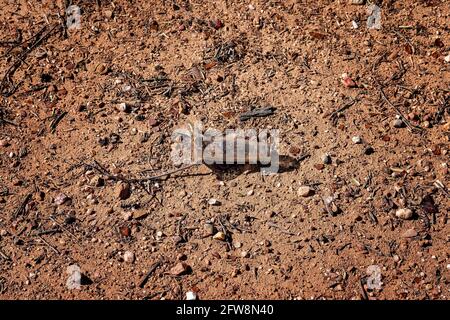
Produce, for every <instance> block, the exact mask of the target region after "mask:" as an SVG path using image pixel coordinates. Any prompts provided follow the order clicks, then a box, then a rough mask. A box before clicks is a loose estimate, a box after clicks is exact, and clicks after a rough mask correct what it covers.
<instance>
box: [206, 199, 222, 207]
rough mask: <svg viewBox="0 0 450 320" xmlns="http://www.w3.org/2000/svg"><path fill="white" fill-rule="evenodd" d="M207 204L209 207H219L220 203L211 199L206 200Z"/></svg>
mask: <svg viewBox="0 0 450 320" xmlns="http://www.w3.org/2000/svg"><path fill="white" fill-rule="evenodd" d="M208 204H209V205H210V206H218V205H220V201H219V200H217V199H214V198H211V199H209V200H208Z"/></svg>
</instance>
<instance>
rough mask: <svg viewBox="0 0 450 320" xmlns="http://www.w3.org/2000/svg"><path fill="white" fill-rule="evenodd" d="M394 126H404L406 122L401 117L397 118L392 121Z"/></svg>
mask: <svg viewBox="0 0 450 320" xmlns="http://www.w3.org/2000/svg"><path fill="white" fill-rule="evenodd" d="M392 126H393V127H394V128H403V127H404V126H405V123H404V122H403V121H402V120H401V119H395V120H394V121H393V122H392Z"/></svg>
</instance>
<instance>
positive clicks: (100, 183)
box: [90, 176, 105, 187]
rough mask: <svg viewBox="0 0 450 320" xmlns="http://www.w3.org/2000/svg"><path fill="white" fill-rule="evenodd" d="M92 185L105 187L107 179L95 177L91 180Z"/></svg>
mask: <svg viewBox="0 0 450 320" xmlns="http://www.w3.org/2000/svg"><path fill="white" fill-rule="evenodd" d="M90 184H91V185H92V186H94V187H102V186H104V185H105V179H103V178H102V177H99V176H95V177H93V178H92V179H91V181H90Z"/></svg>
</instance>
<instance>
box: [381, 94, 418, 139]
mask: <svg viewBox="0 0 450 320" xmlns="http://www.w3.org/2000/svg"><path fill="white" fill-rule="evenodd" d="M379 90H380V93H381V96H382V97H383V99H384V101H386V103H387V104H388V105H389V106H390V107H391V108H393V109H394V110H395V111H396V112H397V113H398V115H399V116H400V118H402V121H403V122H404V123H405V124H406V126H407V127H408V129H409V130H410V131H411V132H414V131H416V132H417V131H423V128H421V127H418V126H413V125H412V124H411V123H410V122H409V121H408V119H406V117H405V116H404V115H403V113H402V112H401V111H400V109H399V108H397V107H396V106H394V105H393V104H392V102H390V101H389V99H388V98H387V97H386V94H385V93H384V91H383V89H381V88H379Z"/></svg>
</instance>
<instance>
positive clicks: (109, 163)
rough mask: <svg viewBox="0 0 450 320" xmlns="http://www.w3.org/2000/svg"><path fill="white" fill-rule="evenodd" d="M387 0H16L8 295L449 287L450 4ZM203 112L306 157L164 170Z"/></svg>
mask: <svg viewBox="0 0 450 320" xmlns="http://www.w3.org/2000/svg"><path fill="white" fill-rule="evenodd" d="M70 4H73V5H77V6H78V7H79V8H81V21H80V23H81V24H80V28H79V29H67V28H66V26H67V24H66V23H65V20H66V17H65V15H64V7H65V6H67V5H70ZM377 4H378V6H379V7H380V8H381V14H382V21H381V29H379V30H377V29H368V28H367V27H366V20H367V17H368V13H367V8H368V5H369V4H365V5H352V4H350V3H349V2H348V1H343V0H341V1H321V0H318V1H292V0H287V1H262V0H248V1H247V0H246V1H225V0H222V1H214V0H212V1H201V0H196V1H189V0H185V1H181V0H176V1H156V0H153V1H136V0H134V1H122V0H116V1H106V0H101V1H100V0H99V1H72V3H70V1H67V3H63V2H62V1H21V0H15V1H12V0H10V1H8V0H0V30H1V31H0V77H1V78H0V81H1V84H0V89H1V100H0V101H1V105H0V110H1V114H0V116H1V118H0V119H1V120H0V298H2V299H162V298H164V299H185V298H186V293H187V292H188V291H193V292H195V293H196V294H197V296H198V298H199V299H449V295H450V292H449V281H450V270H449V268H450V259H449V254H450V252H449V249H448V248H449V241H450V228H449V216H448V213H449V208H450V201H449V197H450V183H449V172H448V163H449V154H448V148H449V139H450V138H449V137H450V122H449V121H450V115H449V107H450V90H449V89H450V63H449V61H446V60H445V59H448V60H450V57H449V54H450V32H449V31H450V24H449V22H450V7H449V5H448V2H447V1H445V0H442V1H439V0H435V1H378V3H377ZM355 26H356V27H357V28H355ZM446 57H447V58H446ZM343 74H347V75H346V76H345V75H344V78H345V79H344V78H343ZM268 106H272V107H274V108H276V111H275V113H274V114H273V115H270V116H266V117H261V118H252V119H250V120H248V121H244V122H243V121H240V120H239V115H240V114H242V113H244V112H247V111H249V110H251V109H253V108H259V107H268ZM192 119H197V120H201V121H202V122H203V124H204V126H205V127H211V128H216V129H219V130H224V129H227V128H257V129H264V128H272V129H278V130H279V132H280V152H281V153H282V154H283V155H289V156H291V157H294V158H297V159H299V160H300V161H299V163H298V165H297V166H296V167H295V168H292V169H291V170H286V172H282V173H279V174H276V175H271V176H262V175H261V174H260V173H259V172H252V171H245V172H238V173H237V174H234V175H233V174H232V173H233V172H234V171H233V172H231V173H230V174H226V175H220V174H219V175H216V174H214V172H211V170H210V169H209V168H207V167H206V166H203V165H202V166H197V167H192V168H190V169H188V170H185V171H180V172H177V173H174V174H171V175H167V176H163V177H161V178H159V179H148V177H152V176H155V175H158V174H160V173H164V172H167V171H168V170H172V169H174V165H173V163H172V161H171V158H170V150H171V143H172V141H171V134H172V132H173V130H174V129H176V128H178V127H180V126H183V125H184V124H185V123H186V122H187V121H189V120H192ZM355 142H356V143H355ZM326 155H328V156H329V157H325V156H326ZM325 158H327V159H325ZM324 160H325V161H324ZM226 170H227V169H226ZM227 173H228V172H227ZM305 187H306V188H308V192H307V193H308V194H304V193H303V191H304V190H305ZM211 199H216V200H217V201H216V203H215V201H214V200H211ZM401 209H404V210H401ZM399 210H400V211H399ZM218 232H222V233H223V234H224V235H225V239H224V240H220V239H216V238H220V236H221V234H219V235H217V233H218ZM214 236H215V237H214ZM71 265H76V266H78V267H79V268H80V270H81V273H82V274H83V278H82V281H81V286H80V287H79V288H78V289H77V288H75V289H70V288H68V287H67V280H68V277H69V274H68V273H67V268H68V267H69V266H71ZM371 270H375V273H372V272H371ZM149 271H151V272H149ZM376 274H379V276H380V277H381V278H380V279H376ZM379 280H380V281H381V283H379V282H380V281H379ZM374 281H375V287H374V284H373V282H374Z"/></svg>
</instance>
